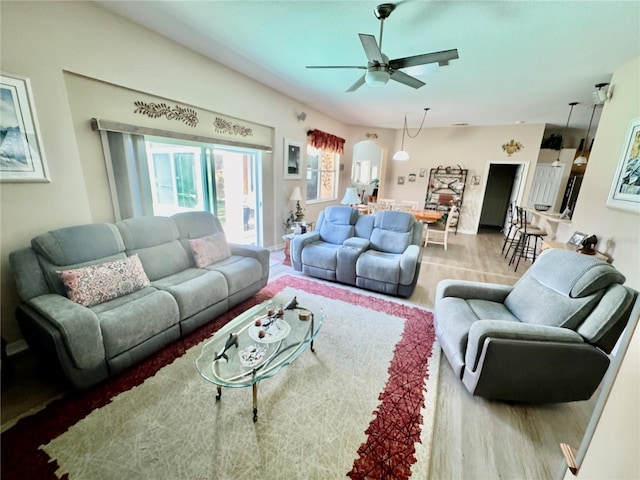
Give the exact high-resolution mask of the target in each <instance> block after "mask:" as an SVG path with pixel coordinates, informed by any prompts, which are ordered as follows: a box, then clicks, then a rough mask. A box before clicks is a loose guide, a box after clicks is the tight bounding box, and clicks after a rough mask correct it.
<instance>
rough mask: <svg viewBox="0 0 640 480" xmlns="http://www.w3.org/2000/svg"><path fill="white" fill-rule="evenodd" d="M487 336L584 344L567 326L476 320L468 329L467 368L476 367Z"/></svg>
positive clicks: (472, 368) (473, 368) (580, 337)
mask: <svg viewBox="0 0 640 480" xmlns="http://www.w3.org/2000/svg"><path fill="white" fill-rule="evenodd" d="M488 338H491V339H507V340H523V341H526V342H532V341H534V342H542V343H544V342H553V343H555V344H557V343H566V344H584V339H583V338H582V336H581V335H580V334H578V333H576V332H574V331H573V330H569V329H568V328H562V327H549V326H546V325H533V324H530V323H520V322H511V321H508V320H478V321H476V322H474V323H473V324H472V325H471V328H470V329H469V337H468V340H467V351H466V352H465V364H466V366H467V368H468V369H470V370H473V371H475V369H476V368H477V366H478V362H479V360H480V357H481V355H482V349H483V346H484V343H485V340H486V339H488ZM523 352H524V350H523Z"/></svg>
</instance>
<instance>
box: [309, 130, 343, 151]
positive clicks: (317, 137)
mask: <svg viewBox="0 0 640 480" xmlns="http://www.w3.org/2000/svg"><path fill="white" fill-rule="evenodd" d="M307 142H308V143H309V145H311V146H312V147H314V148H317V149H320V150H324V151H326V152H332V153H340V154H342V153H344V142H345V139H344V138H340V137H336V136H335V135H331V134H330V133H326V132H323V131H321V130H309V131H308V132H307Z"/></svg>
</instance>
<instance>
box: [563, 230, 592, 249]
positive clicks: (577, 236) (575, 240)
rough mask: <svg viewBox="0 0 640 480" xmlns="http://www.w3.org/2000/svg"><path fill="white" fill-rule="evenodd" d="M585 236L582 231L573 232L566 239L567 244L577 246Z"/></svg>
mask: <svg viewBox="0 0 640 480" xmlns="http://www.w3.org/2000/svg"><path fill="white" fill-rule="evenodd" d="M586 237H587V234H586V233H582V232H573V235H571V238H570V239H569V240H568V241H567V245H571V246H573V247H579V246H581V245H582V241H583V240H584V239H585V238H586Z"/></svg>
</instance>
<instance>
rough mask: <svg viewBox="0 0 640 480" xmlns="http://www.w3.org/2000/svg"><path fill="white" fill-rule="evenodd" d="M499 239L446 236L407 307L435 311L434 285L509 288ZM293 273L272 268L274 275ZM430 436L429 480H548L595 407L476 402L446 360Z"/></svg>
mask: <svg viewBox="0 0 640 480" xmlns="http://www.w3.org/2000/svg"><path fill="white" fill-rule="evenodd" d="M502 240H503V237H502V234H500V233H499V232H493V231H486V232H481V233H479V234H478V235H464V234H457V235H451V236H449V244H448V246H447V250H445V249H444V248H443V247H442V246H440V245H429V246H428V247H426V248H425V249H424V250H423V259H422V265H421V269H420V277H419V280H418V285H417V287H416V290H415V292H414V294H413V295H412V296H411V298H410V299H409V300H410V301H411V302H413V303H416V304H419V305H423V306H427V307H429V308H433V300H434V296H435V290H436V286H437V284H438V282H439V281H440V280H444V279H447V278H453V279H459V280H472V281H479V282H492V283H501V284H505V285H513V284H514V283H515V282H516V281H517V280H518V279H519V278H520V276H522V274H524V272H526V271H527V269H528V267H529V266H530V265H531V263H530V262H525V263H522V262H521V263H520V266H519V268H518V271H517V272H515V271H514V268H513V266H509V265H508V261H506V260H505V259H504V258H503V257H502V255H501V248H502ZM282 272H291V269H290V268H289V267H284V266H275V267H273V268H272V274H274V275H277V274H279V273H282ZM439 373H440V375H439V385H438V396H437V405H436V409H435V423H434V431H433V441H432V452H431V467H430V474H429V477H428V478H429V479H431V480H440V479H442V480H457V479H460V480H475V479H477V480H493V479H509V480H525V479H527V480H551V479H554V478H562V477H563V476H564V472H565V471H566V468H565V463H564V457H563V455H562V451H561V450H560V443H567V444H569V445H571V446H573V447H574V448H577V447H579V446H580V443H581V441H582V437H583V435H584V432H585V430H586V427H587V424H588V423H589V419H590V417H591V412H592V411H593V407H594V405H595V402H596V400H597V395H594V396H593V398H591V399H590V400H588V401H585V402H572V403H562V404H551V405H517V404H508V403H503V402H492V401H487V400H484V399H482V398H479V397H473V396H471V395H470V394H469V392H467V390H466V389H465V388H464V386H463V385H462V382H461V381H460V380H459V379H458V377H457V376H456V375H455V374H454V372H453V370H452V369H451V367H450V366H449V363H448V362H447V360H446V358H445V357H444V355H442V358H441V361H440V372H439Z"/></svg>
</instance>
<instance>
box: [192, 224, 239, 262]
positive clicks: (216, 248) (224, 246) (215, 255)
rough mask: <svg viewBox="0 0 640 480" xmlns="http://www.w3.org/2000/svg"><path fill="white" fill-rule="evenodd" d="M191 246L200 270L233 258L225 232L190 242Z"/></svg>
mask: <svg viewBox="0 0 640 480" xmlns="http://www.w3.org/2000/svg"><path fill="white" fill-rule="evenodd" d="M189 244H190V245H191V252H192V253H193V258H194V260H195V261H196V266H197V267H198V268H204V267H206V266H208V265H211V264H214V263H216V262H221V261H222V260H224V259H225V258H229V257H230V256H231V249H230V248H229V244H228V243H227V238H226V237H225V236H224V233H223V232H220V233H214V234H213V235H209V236H207V237H201V238H196V239H194V240H189Z"/></svg>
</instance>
